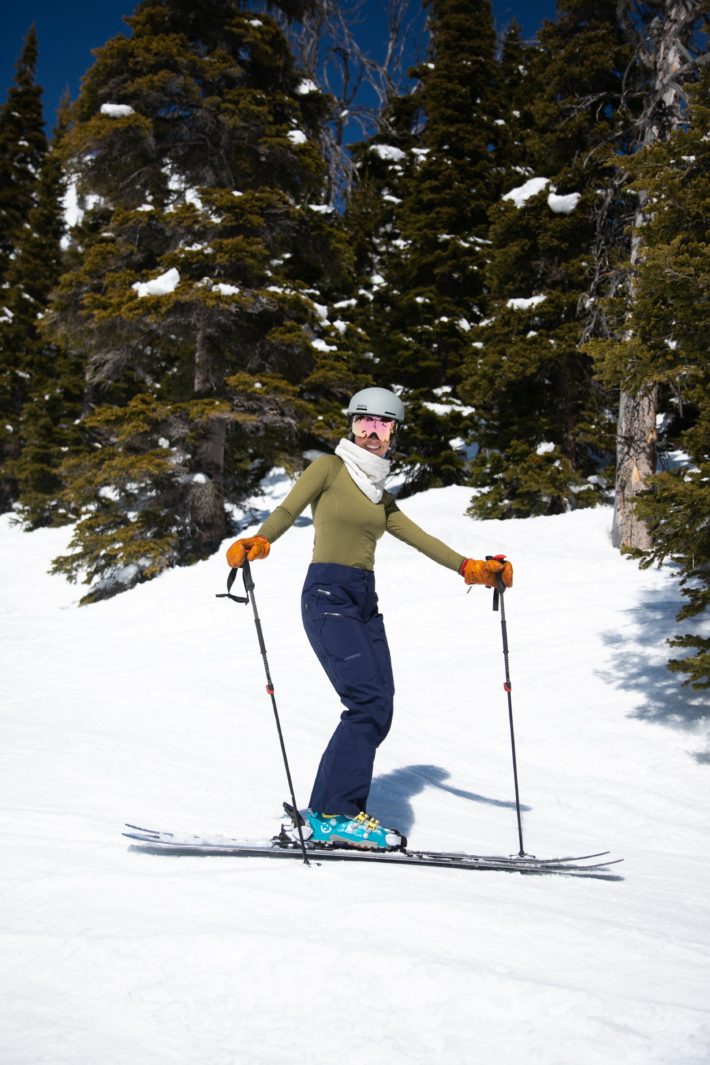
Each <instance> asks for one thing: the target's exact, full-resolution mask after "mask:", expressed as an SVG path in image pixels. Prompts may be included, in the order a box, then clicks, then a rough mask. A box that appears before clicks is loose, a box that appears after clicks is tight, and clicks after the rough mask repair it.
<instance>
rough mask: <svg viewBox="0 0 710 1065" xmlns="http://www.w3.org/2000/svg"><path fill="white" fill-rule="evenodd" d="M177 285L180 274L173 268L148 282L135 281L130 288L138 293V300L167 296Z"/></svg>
mask: <svg viewBox="0 0 710 1065" xmlns="http://www.w3.org/2000/svg"><path fill="white" fill-rule="evenodd" d="M179 284H180V273H179V271H178V270H176V269H175V267H173V268H172V269H171V270H166V272H165V273H164V274H161V275H160V276H159V277H154V278H152V279H151V280H150V281H136V282H135V283H134V284H132V285H131V288H132V289H134V290H135V291H136V292H137V293H138V298H139V299H143V298H144V297H145V296H168V295H170V293H171V292H174V291H175V289H176V288H177V287H178V285H179Z"/></svg>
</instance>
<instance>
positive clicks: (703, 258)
mask: <svg viewBox="0 0 710 1065" xmlns="http://www.w3.org/2000/svg"><path fill="white" fill-rule="evenodd" d="M689 102H690V110H689V114H688V125H687V127H686V128H681V129H678V130H676V132H675V133H673V134H672V135H671V136H670V137H669V139H668V140H667V141H666V142H659V143H655V144H654V145H651V146H649V147H647V148H646V149H644V150H642V151H640V152H639V153H638V155H637V156H635V158H634V159H633V161H631V162H630V163H629V166H630V169H631V173H632V175H633V186H634V188H635V189H636V190H637V191H638V192H639V193H641V192H643V193H644V196H645V211H646V215H647V222H646V224H645V226H644V230H643V253H642V255H641V256H640V259H639V262H638V266H637V270H636V272H635V278H634V300H633V304H632V308H631V314H630V316H628V317H627V319H626V322H625V325H626V328H627V329H628V332H629V335H630V336H631V337H632V338H633V340H631V341H629V342H627V345H626V346H625V351H624V363H625V375H624V377H623V379H622V385H623V387H624V389H625V390H626V391H627V392H628V394H630V395H631V394H638V393H642V392H643V391H645V390H647V389H648V388H649V387H653V388H656V389H658V390H660V391H661V393H662V394H663V395H665V396H666V397H667V401H666V403H665V404H664V405H666V406H667V410H668V413H667V415H666V417H665V419H664V420H665V422H666V423H667V427H666V429H665V437H666V439H665V441H664V444H665V447H666V449H671V448H672V449H673V450H674V451H675V452H676V455H677V456H678V458H677V464H676V467H675V468H668V469H665V470H662V472H659V473H656V474H655V475H654V476H653V477H651V478H650V480H649V482H648V484H647V488H646V490H645V491H644V492H643V493H642V494H640V495H639V496H637V502H636V510H637V512H638V517H639V518H640V519H641V520H642V521H643V522H644V523H645V524H646V526H647V528H648V530H649V532H650V535H651V543H652V546H651V547H650V548H649V549H647V550H646V551H644V552H643V553H642V554H641V555H640V557H641V558H642V560H643V561H642V564H643V565H644V566H648V565H651V564H652V563H655V562H661V561H663V560H664V559H666V558H671V559H672V560H673V561H674V563H675V564H676V566H677V567H678V572H679V575H680V583H681V586H682V589H683V595H684V597H685V599H686V604H685V606H684V607H683V608H682V610H681V611H680V613H679V615H678V620H684V619H687V618H691V617H697V616H699V615H701V614H702V613H704V612H705V611H707V609H708V607H709V606H710V519H709V515H710V367H709V365H708V355H707V353H708V349H709V348H710V309H709V307H708V292H710V143H709V141H708V135H707V131H708V128H710V69H709V68H708V67H707V66H706V67H705V69H704V71H703V73H702V76H701V78H700V81H699V83H698V84H697V85H695V86H693V88H692V89H690V90H689ZM615 355H618V352H616V353H615V352H614V351H613V349H612V347H611V345H606V346H605V347H601V346H600V365H601V366H603V367H604V368H605V369H606V372H608V373H612V374H613V373H617V372H618V369H619V367H618V363H617V362H616V360H615V357H614V356H615ZM602 360H605V361H602ZM670 643H671V645H673V646H675V647H679V648H685V649H688V650H692V651H694V652H695V653H694V654H692V655H691V656H689V657H686V658H682V659H676V660H673V661H671V663H670V667H671V669H673V670H675V671H677V672H680V673H684V674H686V675H687V679H686V681H685V683H690V684H692V686H693V687H696V688H708V687H710V640H708V639H707V637H704V636H702V635H698V634H696V635H693V634H688V635H683V636H678V637H675V638H673V639H672V640H670Z"/></svg>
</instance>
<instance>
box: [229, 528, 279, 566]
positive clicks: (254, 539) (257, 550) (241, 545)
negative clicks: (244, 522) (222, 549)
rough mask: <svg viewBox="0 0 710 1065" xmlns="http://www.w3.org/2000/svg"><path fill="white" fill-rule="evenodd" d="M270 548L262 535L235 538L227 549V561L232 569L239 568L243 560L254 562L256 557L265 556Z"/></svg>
mask: <svg viewBox="0 0 710 1065" xmlns="http://www.w3.org/2000/svg"><path fill="white" fill-rule="evenodd" d="M270 550H271V544H270V543H269V541H268V540H267V539H266V537H264V536H245V537H244V539H243V540H235V541H234V543H233V544H232V546H231V547H230V548H229V549H228V550H227V562H228V563H229V565H230V566H231V567H232V569H241V568H242V566H243V565H244V560H245V559H247V558H248V559H249V561H250V562H254V561H255V560H256V559H257V558H266V556H267V555H268V553H269V551H270Z"/></svg>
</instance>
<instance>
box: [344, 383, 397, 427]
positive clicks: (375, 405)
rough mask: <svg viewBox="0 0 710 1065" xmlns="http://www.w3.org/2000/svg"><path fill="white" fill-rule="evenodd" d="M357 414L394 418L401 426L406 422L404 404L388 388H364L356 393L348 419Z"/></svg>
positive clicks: (350, 405)
mask: <svg viewBox="0 0 710 1065" xmlns="http://www.w3.org/2000/svg"><path fill="white" fill-rule="evenodd" d="M355 414H372V415H374V416H375V417H377V418H394V420H395V421H396V422H397V424H398V425H401V424H402V422H403V421H404V403H402V400H401V399H400V398H399V396H396V395H395V394H394V392H390V391H389V389H387V388H363V389H361V390H360V391H359V392H356V393H355V395H354V396H353V398H352V399H351V400H350V404H349V406H348V417H352V416H353V415H355Z"/></svg>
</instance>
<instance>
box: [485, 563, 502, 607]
mask: <svg viewBox="0 0 710 1065" xmlns="http://www.w3.org/2000/svg"><path fill="white" fill-rule="evenodd" d="M486 562H505V555H486ZM501 574H502V571H501V573H496V586H495V588H494V589H493V609H494V610H498V606H499V601H500V597H501V595H503V594H504V593H505V582H504V581H503V577H502V575H501Z"/></svg>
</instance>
